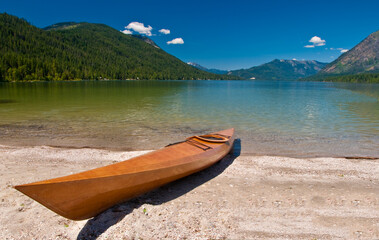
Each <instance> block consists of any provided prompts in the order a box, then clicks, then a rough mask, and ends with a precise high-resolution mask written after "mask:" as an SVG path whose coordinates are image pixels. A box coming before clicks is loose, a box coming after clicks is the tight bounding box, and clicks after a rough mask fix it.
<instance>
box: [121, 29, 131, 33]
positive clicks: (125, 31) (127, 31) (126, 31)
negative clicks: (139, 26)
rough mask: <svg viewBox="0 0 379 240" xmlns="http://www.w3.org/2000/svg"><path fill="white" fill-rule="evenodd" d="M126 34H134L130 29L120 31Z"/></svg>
mask: <svg viewBox="0 0 379 240" xmlns="http://www.w3.org/2000/svg"><path fill="white" fill-rule="evenodd" d="M120 32H122V33H124V34H133V33H132V31H129V30H128V29H125V30H124V31H120Z"/></svg>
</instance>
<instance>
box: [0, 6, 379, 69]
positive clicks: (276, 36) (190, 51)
mask: <svg viewBox="0 0 379 240" xmlns="http://www.w3.org/2000/svg"><path fill="white" fill-rule="evenodd" d="M378 9H379V0H360V1H337V0H336V1H333V0H328V1H323V0H314V1H307V0H282V1H274V0H267V1H241V0H234V1H222V0H219V1H213V0H209V1H208V0H202V1H198V0H191V1H157V0H155V1H147V0H138V1H137V0H135V1H115V0H107V1H96V0H92V1H80V0H76V1H72V0H66V1H52V0H50V1H41V0H40V1H33V0H28V1H18V0H8V1H6V0H1V1H0V12H7V13H9V14H12V15H16V16H18V17H22V18H25V19H26V20H28V21H29V22H30V23H31V24H33V25H35V26H37V27H41V28H42V27H45V26H48V25H51V24H54V23H58V22H64V21H75V22H91V23H104V24H106V25H109V26H111V27H113V28H115V29H118V30H129V31H132V32H134V33H136V30H137V31H141V30H145V31H141V32H145V34H147V35H150V34H151V36H150V38H151V39H152V40H154V41H155V42H156V43H157V44H158V45H159V46H160V47H161V48H162V49H164V50H165V51H167V52H168V53H170V54H172V55H174V56H176V57H178V58H179V59H181V60H182V61H184V62H188V61H191V62H196V63H199V64H201V65H203V66H205V67H208V68H219V69H226V70H232V69H239V68H248V67H252V66H256V65H259V64H262V63H265V62H268V61H271V60H273V59H275V58H278V59H294V58H295V59H298V60H302V59H307V60H308V59H309V60H318V61H322V62H330V61H333V60H334V59H336V58H337V57H338V56H339V55H341V51H343V50H345V51H346V50H348V49H351V48H352V47H354V46H355V45H356V44H358V43H359V42H360V41H362V40H363V39H364V38H365V37H367V36H368V35H369V34H370V33H372V32H375V31H377V30H379V13H378ZM133 22H135V23H142V24H143V26H144V27H145V29H142V28H138V26H139V25H138V24H137V25H136V24H131V25H129V24H130V23H133ZM126 26H129V29H126V28H125V27H126ZM149 26H150V27H151V28H152V29H151V30H149V29H150V28H149ZM160 29H167V30H170V34H164V33H161V32H159V30H160ZM315 36H316V37H318V38H313V37H315ZM176 38H178V39H179V38H181V39H182V40H183V42H184V43H183V44H167V42H169V41H171V40H173V39H176ZM312 38H313V41H312V42H309V41H310V40H311V39H312ZM178 39H177V40H175V41H174V42H179V43H180V42H181V41H180V40H178ZM305 46H308V47H305Z"/></svg>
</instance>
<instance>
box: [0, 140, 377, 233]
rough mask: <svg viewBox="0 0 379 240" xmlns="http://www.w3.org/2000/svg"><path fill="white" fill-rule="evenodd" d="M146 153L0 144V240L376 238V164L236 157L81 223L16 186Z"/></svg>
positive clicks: (352, 160)
mask: <svg viewBox="0 0 379 240" xmlns="http://www.w3.org/2000/svg"><path fill="white" fill-rule="evenodd" d="M145 152H147V151H135V152H123V151H110V150H104V149H92V148H78V149H73V148H54V147H48V146H34V147H22V146H6V145H0V176H1V178H0V179H1V180H0V181H1V184H0V187H1V191H0V199H1V200H0V239H379V161H378V160H368V159H345V158H324V157H323V158H289V157H277V156H253V155H244V154H242V155H240V153H239V152H238V149H237V150H236V151H234V153H233V154H229V155H228V156H227V157H225V158H224V159H223V160H222V161H220V162H219V163H217V164H216V165H214V166H212V167H210V168H209V169H207V170H204V171H202V172H200V173H196V174H194V175H191V176H189V177H186V178H184V179H181V180H179V181H176V182H174V183H171V184H169V185H166V186H164V187H161V188H159V189H157V190H154V191H152V192H150V193H147V194H145V195H143V196H140V197H138V198H136V199H133V200H131V201H128V202H126V203H123V204H120V205H117V206H114V207H113V208H111V209H108V210H107V211H105V212H104V213H102V214H100V215H99V216H97V217H95V218H93V219H90V220H85V221H77V222H75V221H71V220H67V219H65V218H63V217H61V216H59V215H57V214H55V213H53V212H51V211H50V210H48V209H46V208H45V207H43V206H42V205H40V204H38V203H37V202H35V201H33V200H32V199H30V198H28V197H26V196H25V195H23V194H21V193H20V192H18V191H16V190H15V189H14V188H13V186H14V185H18V184H23V183H29V182H33V181H38V180H44V179H48V178H53V177H58V176H64V175H68V174H71V173H75V172H80V171H84V170H88V169H92V168H96V167H100V166H105V165H108V164H112V163H114V162H118V161H123V160H125V159H128V158H130V157H134V156H137V155H140V154H143V153H145Z"/></svg>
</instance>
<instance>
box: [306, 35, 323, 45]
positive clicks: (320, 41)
mask: <svg viewBox="0 0 379 240" xmlns="http://www.w3.org/2000/svg"><path fill="white" fill-rule="evenodd" d="M309 42H310V43H313V45H315V46H317V47H318V46H324V45H325V42H326V41H325V40H323V39H321V38H319V37H317V36H314V37H312V38H311V40H309Z"/></svg>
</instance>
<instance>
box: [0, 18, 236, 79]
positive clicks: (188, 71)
mask: <svg viewBox="0 0 379 240" xmlns="http://www.w3.org/2000/svg"><path fill="white" fill-rule="evenodd" d="M146 41H148V40H147V39H145V38H144V37H133V36H131V35H125V34H123V33H121V32H120V31H118V30H115V29H113V28H111V27H109V26H106V25H103V24H91V23H74V22H67V23H60V24H54V25H52V26H49V27H47V28H45V29H39V28H37V27H35V26H32V25H30V24H29V23H28V22H27V21H25V20H23V19H20V18H17V17H15V16H11V15H8V14H6V13H4V14H0V54H1V58H0V81H18V80H71V79H231V78H233V77H231V76H226V75H217V74H211V73H208V72H205V71H201V70H198V69H195V68H193V67H191V66H188V65H187V64H186V63H184V62H182V61H180V60H179V59H177V58H176V57H174V56H172V55H170V54H168V53H166V52H165V51H163V50H162V49H159V48H158V47H157V46H154V45H155V43H154V44H152V43H151V42H150V43H147V42H146ZM234 78H235V77H234Z"/></svg>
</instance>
